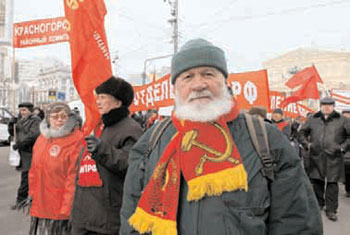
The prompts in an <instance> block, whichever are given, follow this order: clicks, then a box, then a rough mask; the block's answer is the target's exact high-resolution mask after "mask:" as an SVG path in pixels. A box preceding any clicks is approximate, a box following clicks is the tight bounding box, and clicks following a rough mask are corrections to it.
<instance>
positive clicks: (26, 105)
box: [18, 102, 34, 112]
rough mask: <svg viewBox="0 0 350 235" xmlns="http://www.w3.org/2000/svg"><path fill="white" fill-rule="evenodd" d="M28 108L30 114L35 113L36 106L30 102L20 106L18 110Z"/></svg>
mask: <svg viewBox="0 0 350 235" xmlns="http://www.w3.org/2000/svg"><path fill="white" fill-rule="evenodd" d="M23 107H25V108H28V109H29V111H30V112H33V108H34V105H33V104H32V103H30V102H23V103H20V104H19V105H18V108H23Z"/></svg>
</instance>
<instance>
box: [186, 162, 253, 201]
mask: <svg viewBox="0 0 350 235" xmlns="http://www.w3.org/2000/svg"><path fill="white" fill-rule="evenodd" d="M187 183H188V194H187V200H188V201H193V200H199V199H201V198H202V197H204V196H205V195H208V196H219V195H221V194H222V193H223V192H231V191H234V190H237V189H242V190H245V191H248V180H247V173H246V171H245V169H244V166H243V164H240V165H238V166H236V167H234V168H228V169H225V170H222V171H219V172H216V173H211V174H207V175H203V176H199V177H197V178H194V179H192V180H190V181H188V182H187Z"/></svg>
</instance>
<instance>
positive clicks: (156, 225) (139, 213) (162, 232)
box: [129, 207, 177, 235]
mask: <svg viewBox="0 0 350 235" xmlns="http://www.w3.org/2000/svg"><path fill="white" fill-rule="evenodd" d="M129 223H130V225H131V226H133V227H134V228H135V229H136V230H137V231H138V232H139V233H141V234H142V233H147V232H152V235H177V229H176V221H173V220H167V219H161V218H159V217H156V216H153V215H150V214H148V213H147V212H146V211H144V210H142V209H141V208H140V207H137V208H136V211H135V213H134V214H133V215H132V216H131V217H130V219H129Z"/></svg>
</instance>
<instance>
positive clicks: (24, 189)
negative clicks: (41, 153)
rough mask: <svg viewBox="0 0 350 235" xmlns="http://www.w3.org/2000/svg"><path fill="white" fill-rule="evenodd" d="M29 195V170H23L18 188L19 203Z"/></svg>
mask: <svg viewBox="0 0 350 235" xmlns="http://www.w3.org/2000/svg"><path fill="white" fill-rule="evenodd" d="M27 197H28V171H23V172H21V183H20V185H19V188H18V190H17V199H16V201H17V202H18V203H19V202H21V201H23V200H25V199H27Z"/></svg>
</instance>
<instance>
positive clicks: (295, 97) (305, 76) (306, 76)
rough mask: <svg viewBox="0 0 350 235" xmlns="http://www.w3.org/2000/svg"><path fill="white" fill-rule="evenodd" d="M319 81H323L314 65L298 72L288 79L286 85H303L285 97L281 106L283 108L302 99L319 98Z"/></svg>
mask: <svg viewBox="0 0 350 235" xmlns="http://www.w3.org/2000/svg"><path fill="white" fill-rule="evenodd" d="M318 82H320V83H322V79H321V77H320V75H319V74H318V72H317V70H316V68H315V67H314V66H312V67H309V68H306V69H304V70H302V71H300V72H299V73H296V74H295V75H294V76H293V77H292V78H291V79H289V80H288V81H287V83H286V85H287V86H288V87H290V88H294V87H296V86H298V85H301V87H300V89H298V90H297V91H295V92H294V93H293V94H292V95H290V96H289V97H287V98H286V99H284V100H283V102H282V103H281V107H282V108H283V107H285V106H287V105H288V104H290V103H295V102H297V101H300V100H305V99H319V98H320V94H319V92H318V88H317V83H318Z"/></svg>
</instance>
